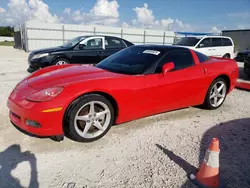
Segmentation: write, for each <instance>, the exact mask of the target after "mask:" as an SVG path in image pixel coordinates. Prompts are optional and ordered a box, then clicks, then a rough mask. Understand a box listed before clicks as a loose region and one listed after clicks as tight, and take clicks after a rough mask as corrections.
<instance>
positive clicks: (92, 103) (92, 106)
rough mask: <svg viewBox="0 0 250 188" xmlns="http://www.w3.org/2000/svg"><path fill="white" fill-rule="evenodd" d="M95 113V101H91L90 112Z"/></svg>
mask: <svg viewBox="0 0 250 188" xmlns="http://www.w3.org/2000/svg"><path fill="white" fill-rule="evenodd" d="M94 113H95V103H94V102H91V103H90V107H89V114H91V115H93V114H94Z"/></svg>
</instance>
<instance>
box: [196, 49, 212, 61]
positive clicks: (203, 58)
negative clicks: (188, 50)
mask: <svg viewBox="0 0 250 188" xmlns="http://www.w3.org/2000/svg"><path fill="white" fill-rule="evenodd" d="M194 52H195V53H196V55H197V57H198V59H199V61H200V63H203V62H205V61H207V60H209V57H208V56H206V55H205V54H203V53H200V52H198V51H194Z"/></svg>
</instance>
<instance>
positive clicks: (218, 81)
mask: <svg viewBox="0 0 250 188" xmlns="http://www.w3.org/2000/svg"><path fill="white" fill-rule="evenodd" d="M222 83H223V84H224V87H223V88H222V90H221V91H220V92H219V94H220V95H221V96H223V98H219V94H216V92H214V91H215V85H217V88H218V87H219V88H220V84H222ZM219 88H218V89H219ZM227 91H228V86H227V82H226V80H225V79H223V78H221V77H219V78H216V79H215V80H214V81H213V82H212V83H211V85H210V86H209V88H208V91H207V94H206V97H205V100H204V103H203V105H202V106H203V107H204V108H206V109H209V110H214V109H217V108H219V107H220V106H221V105H222V104H223V103H224V101H225V99H226V96H227ZM217 92H218V91H217ZM213 94H214V95H217V96H218V97H217V100H219V101H218V104H217V105H215V104H214V103H215V99H214V98H211V97H212V95H213ZM221 96H220V97H221ZM221 99H222V100H221ZM212 101H213V102H212Z"/></svg>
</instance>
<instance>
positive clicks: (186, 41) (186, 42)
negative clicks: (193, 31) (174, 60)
mask: <svg viewBox="0 0 250 188" xmlns="http://www.w3.org/2000/svg"><path fill="white" fill-rule="evenodd" d="M199 41H200V38H196V37H184V38H181V39H180V40H178V41H177V42H176V43H175V44H174V45H180V46H195V45H196V44H197V43H198V42H199Z"/></svg>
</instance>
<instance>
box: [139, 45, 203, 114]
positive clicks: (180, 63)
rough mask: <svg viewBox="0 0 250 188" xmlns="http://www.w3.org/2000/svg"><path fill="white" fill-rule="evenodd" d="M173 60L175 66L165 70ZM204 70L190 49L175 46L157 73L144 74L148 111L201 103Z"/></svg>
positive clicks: (161, 110)
mask: <svg viewBox="0 0 250 188" xmlns="http://www.w3.org/2000/svg"><path fill="white" fill-rule="evenodd" d="M168 62H173V63H174V65H175V68H174V70H172V71H170V72H168V73H167V74H166V75H163V74H162V71H161V69H162V66H163V65H164V64H165V63H168ZM204 83H205V72H204V70H203V68H202V67H200V66H199V64H198V65H197V64H195V62H194V60H193V56H192V54H191V52H190V51H189V50H188V49H185V50H184V49H183V50H173V51H170V52H168V53H167V54H166V56H165V57H164V58H163V59H162V60H161V61H160V62H159V64H158V66H157V68H156V71H155V73H154V74H149V75H146V76H145V91H146V93H147V99H148V100H147V101H146V102H145V106H144V108H147V109H148V113H149V114H151V113H159V112H164V111H168V110H174V109H178V108H183V107H187V106H193V105H197V104H199V103H200V102H201V101H202V100H203V99H202V98H203V97H204V96H203V95H204V94H203V93H202V91H204V88H205V84H204Z"/></svg>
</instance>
